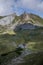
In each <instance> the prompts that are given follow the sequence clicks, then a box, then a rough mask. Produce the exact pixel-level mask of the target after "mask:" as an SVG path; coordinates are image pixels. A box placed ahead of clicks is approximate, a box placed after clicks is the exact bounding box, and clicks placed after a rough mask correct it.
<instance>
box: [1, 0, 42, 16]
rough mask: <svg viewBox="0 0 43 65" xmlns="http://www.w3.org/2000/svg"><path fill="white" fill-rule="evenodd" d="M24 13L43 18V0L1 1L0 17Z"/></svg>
mask: <svg viewBox="0 0 43 65" xmlns="http://www.w3.org/2000/svg"><path fill="white" fill-rule="evenodd" d="M24 11H25V12H29V13H34V14H37V15H39V16H41V17H43V0H0V16H1V15H9V14H12V13H14V12H16V14H18V15H20V14H22V13H23V12H24Z"/></svg>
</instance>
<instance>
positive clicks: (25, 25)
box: [15, 23, 38, 31]
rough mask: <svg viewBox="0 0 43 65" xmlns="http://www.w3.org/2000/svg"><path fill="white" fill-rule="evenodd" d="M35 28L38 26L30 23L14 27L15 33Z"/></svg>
mask: <svg viewBox="0 0 43 65" xmlns="http://www.w3.org/2000/svg"><path fill="white" fill-rule="evenodd" d="M35 28H38V26H36V25H33V24H31V23H24V24H20V25H18V26H16V28H15V31H17V30H26V29H35Z"/></svg>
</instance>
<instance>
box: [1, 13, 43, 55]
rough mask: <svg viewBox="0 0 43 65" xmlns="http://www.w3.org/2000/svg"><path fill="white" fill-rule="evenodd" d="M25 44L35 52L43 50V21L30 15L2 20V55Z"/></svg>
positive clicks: (11, 16)
mask: <svg viewBox="0 0 43 65" xmlns="http://www.w3.org/2000/svg"><path fill="white" fill-rule="evenodd" d="M24 43H26V44H28V45H26V46H27V48H30V49H31V48H32V49H33V50H34V49H38V50H39V49H43V19H42V18H40V17H39V16H37V15H34V14H28V13H24V14H22V15H20V16H17V15H16V14H12V15H8V16H6V17H4V18H2V19H0V51H1V52H0V54H2V53H6V52H9V51H13V50H15V47H17V46H18V45H19V44H24ZM39 44H40V45H39ZM33 46H35V47H33ZM3 49H4V50H3ZM6 50H7V51H6Z"/></svg>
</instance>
